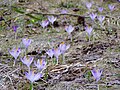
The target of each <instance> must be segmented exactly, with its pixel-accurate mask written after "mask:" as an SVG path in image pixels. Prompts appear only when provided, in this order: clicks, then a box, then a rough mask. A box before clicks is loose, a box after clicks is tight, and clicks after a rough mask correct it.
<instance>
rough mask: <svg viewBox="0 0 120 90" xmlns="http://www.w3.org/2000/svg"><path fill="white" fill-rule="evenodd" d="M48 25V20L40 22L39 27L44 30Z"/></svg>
mask: <svg viewBox="0 0 120 90" xmlns="http://www.w3.org/2000/svg"><path fill="white" fill-rule="evenodd" d="M48 24H49V21H48V20H45V21H42V22H41V24H40V25H41V26H42V27H43V28H45V27H47V26H48Z"/></svg>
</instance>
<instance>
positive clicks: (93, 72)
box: [91, 68, 103, 82]
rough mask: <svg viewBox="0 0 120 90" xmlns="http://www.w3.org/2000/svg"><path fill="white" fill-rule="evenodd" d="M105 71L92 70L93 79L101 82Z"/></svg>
mask: <svg viewBox="0 0 120 90" xmlns="http://www.w3.org/2000/svg"><path fill="white" fill-rule="evenodd" d="M102 72H103V69H99V70H96V69H95V68H94V69H93V70H91V73H92V75H93V77H94V78H95V79H96V82H98V81H99V80H100V77H101V75H102Z"/></svg>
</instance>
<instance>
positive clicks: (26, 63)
mask: <svg viewBox="0 0 120 90" xmlns="http://www.w3.org/2000/svg"><path fill="white" fill-rule="evenodd" d="M33 59H34V57H31V56H29V57H26V56H24V57H23V58H21V61H22V62H23V63H24V64H25V65H27V67H28V68H29V67H30V65H31V63H32V61H33Z"/></svg>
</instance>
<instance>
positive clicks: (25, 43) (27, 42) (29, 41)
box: [22, 38, 32, 48]
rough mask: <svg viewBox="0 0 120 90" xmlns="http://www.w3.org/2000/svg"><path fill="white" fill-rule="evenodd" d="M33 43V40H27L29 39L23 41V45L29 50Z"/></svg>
mask: <svg viewBox="0 0 120 90" xmlns="http://www.w3.org/2000/svg"><path fill="white" fill-rule="evenodd" d="M31 42H32V40H31V39H27V38H23V39H22V43H23V44H24V45H25V47H26V48H28V46H29V45H30V44H31Z"/></svg>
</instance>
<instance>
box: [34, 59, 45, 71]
mask: <svg viewBox="0 0 120 90" xmlns="http://www.w3.org/2000/svg"><path fill="white" fill-rule="evenodd" d="M46 64H47V62H46V61H45V60H44V59H41V60H39V59H38V61H37V62H34V65H35V66H36V67H37V68H38V69H39V70H42V69H44V68H45V67H46Z"/></svg>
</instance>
